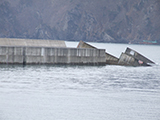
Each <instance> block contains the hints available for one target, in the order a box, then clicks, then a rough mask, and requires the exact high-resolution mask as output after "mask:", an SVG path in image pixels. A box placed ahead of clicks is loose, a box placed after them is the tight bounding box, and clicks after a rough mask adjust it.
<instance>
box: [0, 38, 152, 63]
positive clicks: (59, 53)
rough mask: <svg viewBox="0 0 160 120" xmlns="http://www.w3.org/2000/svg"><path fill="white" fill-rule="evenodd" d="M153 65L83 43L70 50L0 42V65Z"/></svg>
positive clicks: (132, 54)
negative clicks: (114, 54)
mask: <svg viewBox="0 0 160 120" xmlns="http://www.w3.org/2000/svg"><path fill="white" fill-rule="evenodd" d="M150 63H151V64H154V62H153V61H151V60H149V59H148V58H146V57H145V56H143V55H141V54H140V53H138V52H136V51H135V50H132V49H130V48H127V49H126V51H125V53H122V54H121V56H120V57H119V58H117V57H115V56H113V55H111V54H109V53H107V52H105V49H98V48H96V47H94V46H92V45H90V44H88V43H85V42H83V41H80V42H79V44H78V46H77V48H67V47H66V44H65V42H64V41H60V40H34V39H9V38H0V64H82V65H84V64H89V65H100V64H102V65H105V64H109V65H123V66H150Z"/></svg>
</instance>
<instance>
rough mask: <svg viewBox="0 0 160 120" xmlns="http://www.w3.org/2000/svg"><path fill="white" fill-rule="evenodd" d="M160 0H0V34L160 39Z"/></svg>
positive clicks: (70, 37) (41, 37)
mask: <svg viewBox="0 0 160 120" xmlns="http://www.w3.org/2000/svg"><path fill="white" fill-rule="evenodd" d="M159 11H160V0H45V1H44V0H14V1H13V0H1V1H0V16H1V17H0V37H14V38H35V39H61V40H76V41H78V40H84V41H96V42H126V43H129V42H134V41H141V40H157V41H158V42H160V12H159Z"/></svg>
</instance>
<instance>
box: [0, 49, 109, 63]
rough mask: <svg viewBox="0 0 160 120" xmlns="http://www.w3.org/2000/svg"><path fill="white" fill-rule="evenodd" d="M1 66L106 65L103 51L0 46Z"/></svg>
mask: <svg viewBox="0 0 160 120" xmlns="http://www.w3.org/2000/svg"><path fill="white" fill-rule="evenodd" d="M0 63H1V64H93V65H99V64H106V59H105V50H103V49H98V50H95V49H80V48H79V49H77V48H55V47H54V48H51V47H17V46H16V47H15V46H0Z"/></svg>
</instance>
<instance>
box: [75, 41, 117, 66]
mask: <svg viewBox="0 0 160 120" xmlns="http://www.w3.org/2000/svg"><path fill="white" fill-rule="evenodd" d="M77 48H92V49H97V48H96V47H94V46H92V45H90V44H88V43H86V42H83V41H80V42H79V44H78V46H77ZM118 60H119V59H118V58H117V57H115V56H113V55H111V54H109V53H107V52H106V64H110V65H117V64H118Z"/></svg>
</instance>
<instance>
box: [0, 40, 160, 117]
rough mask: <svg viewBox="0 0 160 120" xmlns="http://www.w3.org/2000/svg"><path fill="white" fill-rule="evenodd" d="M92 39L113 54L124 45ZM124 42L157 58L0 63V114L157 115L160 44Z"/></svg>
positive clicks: (56, 115) (159, 95)
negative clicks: (146, 61) (126, 62)
mask: <svg viewBox="0 0 160 120" xmlns="http://www.w3.org/2000/svg"><path fill="white" fill-rule="evenodd" d="M92 44H93V45H95V46H97V47H100V48H104V49H106V48H107V51H110V53H112V54H113V55H115V54H116V55H117V56H118V54H120V53H121V52H123V51H124V50H125V48H126V46H128V45H125V44H98V43H92ZM67 45H70V46H69V47H72V46H74V45H75V43H73V44H71V43H67ZM129 47H131V48H133V49H134V50H136V51H138V52H140V53H142V54H143V55H145V56H146V57H148V58H150V59H151V60H153V61H155V62H156V63H157V64H156V65H154V66H152V67H124V66H112V65H106V66H61V65H60V66H59V65H27V66H21V65H0V120H82V119H83V120H107V119H109V120H159V118H160V112H159V111H160V47H159V46H142V45H130V46H129ZM110 48H112V49H110ZM113 48H116V49H113ZM122 49H123V51H122Z"/></svg>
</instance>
